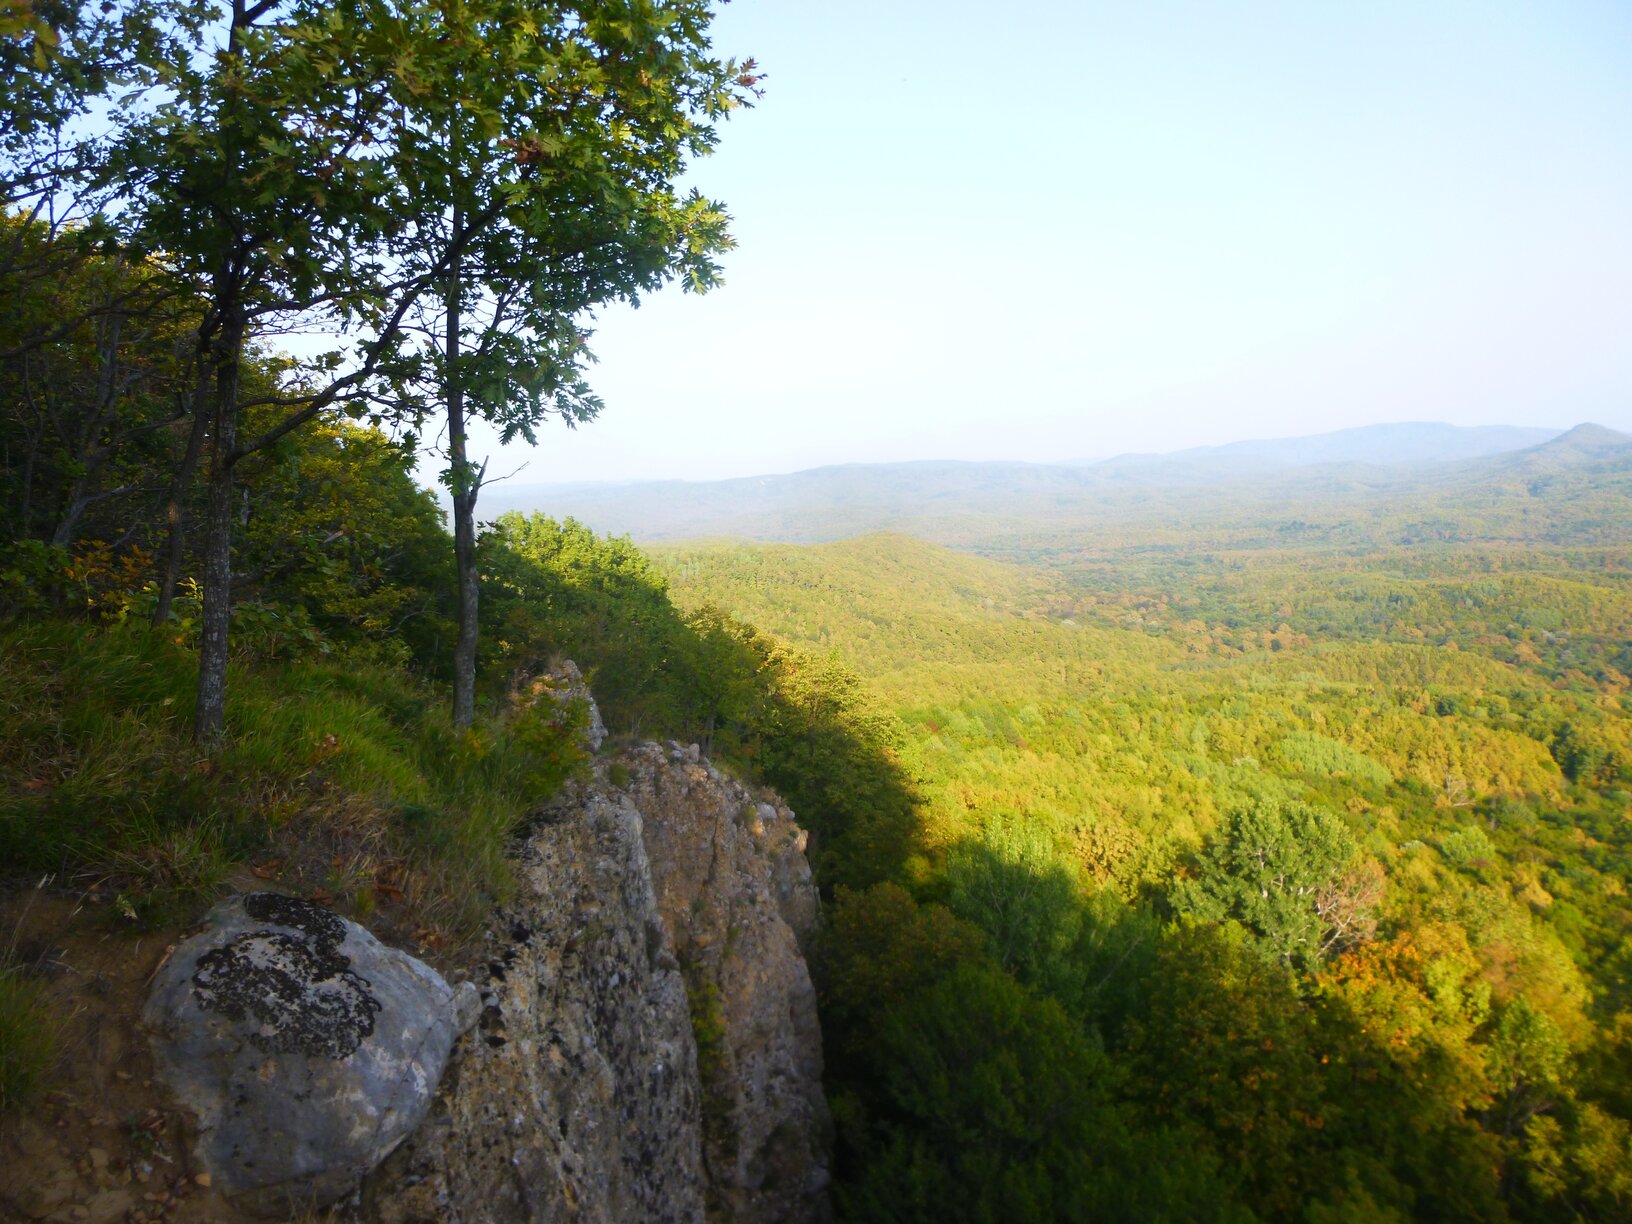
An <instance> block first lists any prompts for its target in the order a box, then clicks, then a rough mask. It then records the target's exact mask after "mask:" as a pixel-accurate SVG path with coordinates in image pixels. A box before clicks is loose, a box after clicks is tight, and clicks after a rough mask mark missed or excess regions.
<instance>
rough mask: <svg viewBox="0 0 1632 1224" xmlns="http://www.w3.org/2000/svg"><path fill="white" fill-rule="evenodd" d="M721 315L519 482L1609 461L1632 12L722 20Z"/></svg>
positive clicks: (535, 458) (1631, 268)
mask: <svg viewBox="0 0 1632 1224" xmlns="http://www.w3.org/2000/svg"><path fill="white" fill-rule="evenodd" d="M716 30H717V39H716V42H717V45H718V46H719V47H720V48H721V49H722V50H725V51H728V52H730V53H732V54H739V55H746V54H751V55H754V56H756V57H758V59H759V60H760V62H761V64H762V66H763V67H764V69H765V70H766V71H768V72H769V73H770V78H769V80H768V81H767V87H768V89H767V94H766V97H765V99H764V101H763V102H761V103H760V105H759V106H758V107H757V108H756V109H754V110H752V111H749V112H746V113H743V114H740V115H739V116H737V117H736V118H734V119H733V120H732V121H731V122H730V123H729V124H727V125H726V128H725V131H724V139H723V141H722V144H721V148H720V150H719V152H718V153H717V154H716V155H715V156H714V157H712V158H710V159H708V160H707V161H705V162H703V163H701V164H700V165H699V167H698V169H697V172H696V174H695V176H694V177H695V181H696V182H697V183H698V185H699V186H700V187H701V188H702V189H703V190H704V191H706V192H707V193H708V194H710V195H714V196H716V197H718V198H720V199H723V200H724V201H726V203H727V204H728V205H729V206H730V209H731V211H732V213H733V215H734V216H735V218H736V221H735V227H734V228H735V233H736V234H737V237H738V239H739V241H740V244H741V245H740V247H739V249H738V250H737V251H735V252H733V253H732V254H731V255H730V256H728V258H727V260H726V280H727V283H726V286H725V288H724V289H722V290H720V291H718V292H717V293H715V294H711V295H709V296H708V297H706V298H695V297H691V296H687V295H682V294H681V293H680V292H678V290H671V291H668V292H665V293H663V294H661V295H659V296H658V297H657V298H656V299H654V300H652V301H650V302H649V303H647V304H646V305H645V306H644V307H643V308H642V309H641V310H639V311H638V312H632V311H628V310H621V309H620V310H613V311H607V312H606V313H605V314H604V316H603V318H602V320H601V322H600V326H599V330H598V335H597V339H596V342H595V348H596V350H597V352H598V354H599V356H600V358H601V364H600V366H599V367H598V368H597V370H596V371H595V376H594V378H595V383H596V385H597V387H598V388H599V389H600V391H601V392H602V394H603V395H604V396H605V398H606V401H607V410H606V412H605V414H604V415H603V416H602V418H601V419H600V420H599V421H596V422H594V423H592V424H590V425H587V426H584V427H581V428H580V429H578V430H577V431H575V432H569V431H568V430H566V429H565V428H564V427H562V426H561V425H560V424H558V423H553V422H552V423H551V424H550V425H548V426H546V428H545V430H544V432H543V434H542V437H541V445H540V446H539V447H538V448H537V450H535V451H531V452H528V451H526V448H513V450H512V452H511V453H507V454H505V455H503V456H495V458H494V461H493V465H492V468H491V469H490V470H491V471H495V472H499V471H506V470H509V469H510V468H513V467H515V466H517V465H518V464H519V463H521V462H523V461H526V462H527V464H528V467H527V470H526V472H525V473H524V474H523V475H522V476H521V477H520V478H519V479H521V480H523V481H525V482H528V483H531V482H534V481H563V480H602V479H607V480H610V479H636V478H638V479H646V478H658V477H684V478H690V479H706V478H715V477H723V476H735V475H749V474H754V473H761V472H774V471H789V470H793V469H796V468H803V467H812V466H816V465H819V464H823V463H834V462H856V461H859V462H869V461H882V460H898V459H931V458H964V459H980V458H1002V459H1023V460H1040V461H1047V460H1051V459H1071V458H1083V457H1090V456H1098V455H1109V454H1112V453H1116V452H1120V451H1127V450H1171V449H1175V448H1177V447H1182V446H1192V445H1202V444H1209V443H1217V442H1226V441H1233V440H1236V439H1240V438H1245V437H1264V436H1280V435H1289V434H1300V433H1314V432H1319V431H1322V430H1325V429H1336V428H1341V427H1344V426H1350V425H1359V424H1366V423H1370V422H1377V421H1395V420H1445V421H1451V422H1455V423H1459V424H1539V425H1557V426H1560V427H1563V426H1567V425H1571V424H1574V423H1576V422H1578V421H1581V420H1596V421H1598V422H1600V423H1603V424H1606V425H1610V426H1613V427H1616V428H1621V429H1628V430H1632V5H1628V4H1626V3H1624V2H1620V0H1605V2H1603V3H1585V2H1580V3H1578V2H1574V0H1548V2H1547V3H1522V4H1521V3H1504V2H1492V0H1482V2H1479V3H1447V2H1441V0H1433V2H1423V0H1417V2H1414V3H1366V4H1344V5H1339V4H1335V3H1309V2H1307V0H1305V2H1302V3H1291V2H1287V3H1251V2H1237V3H1233V4H1229V5H1225V4H1218V3H1177V2H1144V3H1122V4H1098V3H1065V2H1042V0H1038V2H1034V3H1030V4H1025V5H1021V6H1018V8H1017V9H1016V11H1014V12H1010V13H1003V14H1000V13H998V12H997V11H996V10H995V9H994V8H993V7H992V6H989V5H984V4H972V3H964V2H959V0H938V2H936V3H928V2H926V0H896V2H894V3H878V2H876V0H875V2H874V3H861V2H859V0H822V2H820V3H818V2H817V0H736V2H735V3H732V4H730V5H729V6H727V7H726V8H725V9H724V10H723V11H722V15H721V17H720V19H719V21H718V23H717V26H716Z"/></svg>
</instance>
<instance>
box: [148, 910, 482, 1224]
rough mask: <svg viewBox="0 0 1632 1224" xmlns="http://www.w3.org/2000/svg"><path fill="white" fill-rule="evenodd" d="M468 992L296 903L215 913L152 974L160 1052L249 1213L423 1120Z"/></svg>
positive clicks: (221, 1182) (355, 1165) (327, 1197)
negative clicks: (454, 987)
mask: <svg viewBox="0 0 1632 1224" xmlns="http://www.w3.org/2000/svg"><path fill="white" fill-rule="evenodd" d="M476 1002H477V1001H476V996H475V991H474V989H473V988H472V987H470V986H469V985H466V986H464V987H462V988H461V989H460V990H459V991H455V990H454V989H453V988H451V987H450V986H449V985H448V984H447V983H446V982H445V981H444V980H443V979H442V977H441V975H439V974H438V973H436V971H435V970H433V969H431V968H430V967H429V966H427V965H425V964H423V963H422V962H420V961H418V960H416V959H414V958H413V957H411V956H409V955H408V954H407V953H405V952H401V951H399V950H397V949H394V948H388V947H386V946H385V945H384V944H381V943H380V942H379V941H378V940H376V939H375V938H374V937H373V936H372V935H370V934H369V933H368V932H367V931H366V930H364V929H363V928H362V927H360V926H358V925H357V924H355V923H352V922H348V921H346V920H345V919H343V918H341V917H340V916H339V915H337V914H333V913H331V912H330V911H328V910H325V909H323V908H321V907H320V906H316V905H313V904H311V903H310V902H307V901H302V900H300V899H298V898H294V897H288V896H284V895H282V894H280V893H270V892H263V893H249V894H245V895H241V896H237V897H233V898H230V899H228V900H227V901H224V902H223V903H221V904H220V905H218V906H217V907H216V908H215V909H214V910H212V911H211V912H210V914H209V916H208V918H207V919H206V920H205V923H204V929H203V930H202V931H201V932H199V933H198V934H197V935H195V936H193V937H192V938H191V939H189V940H187V941H186V942H185V943H183V944H182V945H181V946H180V947H179V948H177V949H176V951H175V954H174V955H173V956H172V957H171V958H170V959H169V960H168V961H167V962H166V963H165V965H164V966H163V968H162V969H161V970H160V971H159V973H158V974H157V976H156V977H155V979H154V983H153V988H152V993H151V995H150V997H149V999H148V1003H147V1007H146V1009H145V1011H144V1014H143V1021H144V1023H145V1025H146V1026H147V1027H148V1029H149V1031H150V1033H151V1035H152V1041H153V1052H154V1058H155V1062H156V1064H157V1066H158V1068H159V1071H160V1073H161V1074H162V1076H163V1077H164V1079H165V1081H166V1083H167V1084H168V1086H169V1088H170V1089H171V1091H172V1092H173V1094H174V1095H175V1097H176V1099H177V1101H178V1103H179V1104H180V1105H181V1106H182V1107H183V1108H185V1109H186V1110H187V1111H188V1112H190V1113H191V1114H192V1115H193V1116H194V1117H195V1118H196V1120H197V1136H196V1140H195V1143H194V1148H195V1156H196V1158H197V1160H198V1162H199V1164H200V1165H201V1166H202V1168H203V1169H204V1170H205V1171H206V1172H207V1173H208V1174H209V1175H210V1178H211V1183H212V1184H213V1186H214V1187H215V1188H216V1189H218V1190H221V1191H223V1192H225V1193H226V1194H228V1195H231V1196H233V1197H234V1198H235V1199H236V1200H237V1201H238V1203H239V1204H240V1205H241V1206H243V1207H245V1208H246V1209H248V1210H263V1211H265V1212H267V1213H278V1212H283V1211H286V1209H287V1208H289V1207H291V1206H306V1205H313V1204H324V1203H328V1202H331V1201H333V1200H334V1199H336V1198H338V1197H340V1196H341V1195H343V1194H346V1193H347V1192H349V1191H350V1190H352V1189H353V1188H355V1186H356V1185H357V1183H358V1181H359V1180H360V1179H361V1177H362V1176H363V1175H364V1174H365V1173H367V1172H368V1170H369V1169H371V1168H373V1167H374V1165H376V1164H378V1163H379V1161H380V1160H382V1159H383V1158H384V1157H385V1156H386V1155H387V1154H388V1153H389V1152H390V1151H391V1150H392V1149H393V1148H394V1147H396V1145H397V1144H398V1143H400V1142H401V1141H402V1140H403V1138H405V1137H406V1136H407V1135H408V1134H409V1133H410V1132H411V1131H412V1130H413V1129H414V1128H415V1127H416V1126H417V1125H418V1124H419V1121H420V1119H421V1118H423V1117H424V1115H425V1112H426V1110H427V1109H428V1108H429V1106H430V1102H431V1098H432V1095H433V1093H434V1092H435V1090H436V1086H437V1083H438V1081H439V1080H440V1078H441V1075H442V1070H443V1067H444V1065H445V1064H446V1061H447V1057H448V1053H449V1050H450V1049H451V1048H452V1045H453V1042H454V1040H455V1038H456V1037H457V1036H458V1035H459V1033H460V1031H461V1030H462V1029H463V1028H466V1027H469V1024H470V1023H471V1021H472V1020H473V1019H474V1017H475V1012H476Z"/></svg>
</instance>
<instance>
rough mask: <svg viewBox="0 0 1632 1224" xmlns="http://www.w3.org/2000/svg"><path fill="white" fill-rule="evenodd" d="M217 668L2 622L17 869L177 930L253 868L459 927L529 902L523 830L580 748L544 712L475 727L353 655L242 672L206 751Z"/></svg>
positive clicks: (429, 691)
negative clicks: (197, 706)
mask: <svg viewBox="0 0 1632 1224" xmlns="http://www.w3.org/2000/svg"><path fill="white" fill-rule="evenodd" d="M196 668H197V663H196V658H195V656H194V655H193V654H192V653H191V651H189V650H187V649H185V648H183V647H180V646H177V645H176V644H174V643H173V642H171V641H168V640H166V638H165V637H164V636H162V635H159V634H155V633H151V632H148V631H146V630H142V629H133V628H129V627H115V628H109V629H102V630H98V629H91V628H87V627H85V626H82V625H74V624H67V623H60V622H55V623H53V622H46V623H21V622H18V623H10V624H0V777H3V778H5V779H6V780H7V781H6V782H5V784H4V786H3V789H0V863H3V864H5V869H6V870H7V871H15V872H17V873H19V874H22V873H34V874H40V873H52V872H54V873H57V874H58V876H59V878H60V879H64V880H72V881H74V882H76V883H77V884H79V885H80V886H82V887H88V888H90V889H92V890H94V891H97V892H100V893H105V894H107V895H109V896H114V897H117V898H118V899H119V900H120V901H121V902H123V903H124V904H123V906H122V908H124V909H125V910H126V911H127V916H128V915H133V916H134V921H135V922H137V923H138V924H140V925H158V924H163V923H168V922H176V921H182V920H186V919H189V918H191V917H192V916H193V915H194V914H196V913H197V911H198V910H199V909H201V908H202V907H203V906H204V905H206V904H208V903H209V902H210V901H211V900H213V899H214V898H215V897H216V896H217V895H218V894H219V893H220V892H221V891H222V890H223V888H224V887H225V885H226V884H227V882H228V881H229V879H230V878H232V877H233V876H234V874H235V873H239V872H242V871H244V870H245V869H248V870H251V871H253V872H254V874H255V875H256V876H258V877H260V878H262V879H268V880H274V879H275V880H279V881H281V882H282V883H283V885H284V886H285V887H294V888H295V889H297V890H301V891H306V892H307V893H309V894H311V895H316V896H318V897H319V898H320V899H325V900H330V901H332V902H333V903H335V904H336V905H337V906H339V907H340V908H343V909H344V908H347V907H351V908H354V909H357V910H361V911H364V912H369V911H372V910H373V909H374V908H375V906H376V905H378V904H379V903H380V902H381V900H382V899H384V900H386V901H388V902H390V903H391V904H392V905H393V906H394V907H395V910H396V911H398V918H399V919H400V920H401V922H402V924H403V925H404V926H405V927H407V928H409V929H411V930H419V931H432V932H436V931H441V932H443V938H444V939H446V938H456V937H457V936H458V935H459V934H461V933H467V932H468V931H470V930H471V929H473V928H474V926H475V924H477V923H478V922H479V921H480V919H481V917H482V915H483V914H484V913H485V911H486V910H487V909H488V908H489V907H490V906H491V905H492V904H493V903H494V902H495V901H498V900H502V899H503V897H504V896H505V895H506V894H507V893H508V891H509V889H510V887H511V880H510V873H509V867H508V860H507V858H506V855H505V846H506V843H507V841H508V839H509V837H510V835H511V833H512V832H513V830H514V829H515V827H516V825H517V823H518V822H519V821H520V820H521V819H522V817H524V816H525V814H526V813H527V812H528V811H529V810H531V809H532V808H533V807H535V806H536V805H537V804H538V803H539V802H540V801H541V800H542V799H543V798H544V797H545V796H547V795H548V794H549V793H550V792H551V791H553V790H554V789H555V787H557V786H558V785H559V784H560V783H561V782H562V781H563V780H564V779H565V778H566V776H567V775H568V774H569V773H570V772H571V770H572V769H573V768H574V767H575V766H576V764H577V762H578V760H579V759H580V754H579V752H578V750H577V748H576V738H575V735H574V732H573V728H572V727H571V726H568V725H563V724H562V723H561V722H560V721H559V720H557V719H556V718H554V717H553V714H552V712H550V711H548V710H547V709H546V708H545V707H534V708H525V707H508V708H506V709H504V710H502V711H499V712H497V713H495V714H493V715H492V716H490V717H488V718H486V719H484V720H482V721H481V722H479V723H478V725H477V726H476V727H474V728H472V729H471V730H469V731H457V730H455V729H454V727H453V726H452V722H451V718H450V717H449V713H448V710H447V708H446V707H447V702H446V701H445V699H444V697H443V695H442V694H441V693H440V692H438V691H437V690H435V689H433V688H431V687H429V686H427V685H425V684H423V683H421V682H420V681H418V680H416V679H415V678H414V677H412V676H410V675H409V674H407V673H405V672H403V671H401V670H398V669H395V668H392V667H389V666H387V665H382V664H378V663H370V662H361V661H357V660H353V659H338V660H336V659H332V658H310V659H297V660H293V661H280V662H278V663H276V664H266V665H259V664H256V663H254V662H253V661H250V660H240V661H238V662H236V663H235V665H234V667H233V670H232V673H231V677H230V682H229V693H230V699H229V705H228V714H227V717H228V734H229V743H228V746H227V747H226V748H225V749H224V750H222V751H221V752H220V753H218V754H215V755H213V756H212V755H206V754H204V753H202V752H201V751H200V750H199V749H197V748H196V747H195V746H194V745H193V744H192V742H191V739H190V736H189V728H190V722H191V717H192V706H193V692H192V690H193V685H194V682H195V678H196V674H197V671H196ZM569 721H570V720H569Z"/></svg>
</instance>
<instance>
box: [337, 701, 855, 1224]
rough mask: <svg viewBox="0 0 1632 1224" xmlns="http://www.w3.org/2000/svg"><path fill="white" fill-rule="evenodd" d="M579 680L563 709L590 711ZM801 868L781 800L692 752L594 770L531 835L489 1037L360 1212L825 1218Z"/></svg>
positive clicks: (502, 933)
mask: <svg viewBox="0 0 1632 1224" xmlns="http://www.w3.org/2000/svg"><path fill="white" fill-rule="evenodd" d="M575 681H576V674H575V673H570V674H568V675H566V676H563V677H559V678H558V679H557V682H556V684H555V685H554V687H553V690H551V691H552V692H553V696H554V698H555V699H560V700H587V694H584V693H583V692H582V690H581V688H579V687H578V686H577V685H576V684H575V683H574V682H575ZM598 723H599V720H598V718H595V717H593V711H592V724H593V725H594V726H595V727H597V728H598ZM803 849H804V834H803V833H802V832H800V830H799V829H798V828H797V826H796V825H795V824H794V822H793V819H792V815H791V813H789V812H788V811H787V810H786V809H785V808H784V807H782V806H781V805H780V804H779V803H778V802H777V801H776V800H775V798H774V796H771V795H768V794H762V795H755V794H751V793H750V792H749V791H748V790H747V789H746V788H744V787H743V786H742V785H741V784H740V783H738V782H736V781H735V780H734V779H732V778H730V777H729V776H727V775H725V774H724V773H722V772H720V771H719V770H717V769H716V768H715V767H714V766H712V765H711V764H710V763H709V762H708V761H707V760H706V759H704V758H703V757H702V756H701V755H700V754H699V753H698V752H697V750H696V748H695V747H694V746H693V747H691V748H689V749H688V748H682V747H680V746H678V745H670V746H668V747H660V746H658V745H655V744H643V745H639V746H637V747H634V748H631V749H628V750H625V751H623V752H620V753H616V754H603V755H602V756H599V757H597V758H596V760H595V762H594V765H593V770H592V772H591V773H590V775H589V776H587V777H585V778H583V779H580V780H579V781H577V782H574V783H572V784H570V785H569V786H568V787H567V788H566V789H565V791H564V792H563V793H562V794H561V795H559V796H558V797H557V798H556V799H555V800H554V801H553V802H552V803H551V804H550V805H549V806H548V807H547V808H546V810H544V811H543V812H541V813H540V814H539V815H538V817H537V820H536V822H535V823H534V825H533V826H532V828H531V829H530V831H529V832H528V833H527V835H526V837H525V838H524V840H523V842H522V844H521V848H520V871H519V875H520V877H521V893H520V896H518V898H517V899H516V901H515V903H514V904H513V905H511V906H510V907H509V908H508V909H506V910H505V911H504V912H502V913H500V914H497V915H495V918H494V920H493V922H492V924H491V926H490V929H489V932H488V949H487V961H486V964H485V966H483V968H482V970H481V972H480V974H479V975H478V979H477V984H478V986H479V987H480V988H481V992H482V1013H481V1018H480V1021H479V1022H478V1024H477V1027H476V1028H475V1030H474V1031H472V1032H470V1033H468V1034H466V1035H465V1036H464V1037H463V1038H461V1040H460V1042H459V1044H458V1045H457V1046H456V1047H455V1049H454V1052H453V1056H452V1057H451V1059H450V1061H449V1070H448V1072H447V1074H446V1075H445V1077H444V1079H443V1082H442V1086H441V1088H440V1089H439V1091H438V1093H437V1097H436V1100H435V1101H434V1103H433V1105H432V1107H431V1112H430V1116H429V1117H428V1118H427V1120H426V1121H425V1122H424V1123H423V1124H422V1125H421V1126H420V1128H419V1129H418V1131H417V1132H416V1133H415V1134H414V1135H413V1136H412V1137H411V1138H410V1139H409V1140H408V1141H407V1142H406V1143H404V1144H403V1146H402V1147H401V1148H399V1149H398V1150H397V1152H396V1153H395V1154H394V1155H393V1156H392V1157H390V1159H388V1160H387V1161H386V1162H385V1164H383V1165H382V1166H381V1167H380V1168H379V1169H378V1170H377V1171H376V1172H375V1173H374V1174H373V1176H371V1177H370V1179H369V1181H368V1184H367V1186H366V1187H365V1192H364V1196H363V1205H364V1214H365V1215H366V1216H367V1217H368V1218H370V1219H373V1220H378V1221H410V1220H414V1221H418V1220H425V1221H431V1220H435V1221H453V1222H458V1221H466V1222H474V1221H484V1222H485V1221H544V1220H556V1219H569V1218H570V1219H574V1220H586V1221H608V1222H613V1221H626V1220H654V1221H655V1220H676V1221H681V1220H702V1219H705V1218H707V1219H710V1220H732V1221H737V1220H741V1221H757V1220H765V1221H771V1220H777V1221H781V1220H791V1221H800V1220H820V1219H824V1218H825V1217H826V1215H827V1203H826V1185H827V1172H826V1151H827V1145H828V1119H827V1111H826V1106H825V1103H824V1100H823V1097H822V1092H821V1067H822V1062H821V1035H820V1031H819V1029H818V1027H817V1022H816V1006H815V992H814V989H813V988H812V986H811V982H810V976H809V974H808V972H807V971H806V968H805V962H804V959H803V955H802V953H801V943H802V942H803V941H805V940H808V938H809V936H810V935H811V933H812V931H813V926H814V922H815V918H816V893H815V890H814V887H813V885H812V883H811V879H810V871H809V868H808V866H807V865H806V863H805V860H804V855H803Z"/></svg>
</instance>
